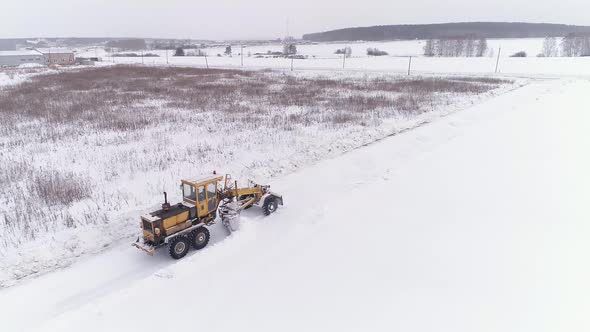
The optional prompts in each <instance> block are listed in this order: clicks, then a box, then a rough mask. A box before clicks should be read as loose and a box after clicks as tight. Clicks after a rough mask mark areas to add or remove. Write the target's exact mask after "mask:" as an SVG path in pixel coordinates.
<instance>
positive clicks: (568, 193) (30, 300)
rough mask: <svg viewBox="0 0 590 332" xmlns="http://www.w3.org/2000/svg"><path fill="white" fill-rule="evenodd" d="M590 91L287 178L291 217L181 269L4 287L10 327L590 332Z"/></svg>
mask: <svg viewBox="0 0 590 332" xmlns="http://www.w3.org/2000/svg"><path fill="white" fill-rule="evenodd" d="M589 90H590V82H589V81H588V80H547V81H537V82H533V83H531V84H530V85H528V86H526V87H523V88H521V89H518V90H515V91H512V92H510V93H506V94H504V95H502V96H499V97H497V98H494V99H492V100H489V101H487V102H484V103H482V104H480V105H477V106H474V107H471V108H470V109H469V110H468V111H465V112H458V113H455V114H452V115H449V116H448V117H445V118H443V119H439V120H437V121H435V122H432V123H429V124H426V125H424V126H421V127H419V128H416V129H414V130H411V131H408V132H405V133H403V134H400V135H396V136H394V137H390V138H387V139H384V140H382V141H380V142H378V143H375V144H371V145H369V146H367V147H365V148H362V149H359V150H356V151H353V152H350V153H348V154H345V155H342V156H339V157H335V158H333V159H329V160H325V161H322V162H320V163H317V164H316V165H314V166H311V167H308V168H305V169H302V170H300V171H298V172H295V173H293V174H291V175H287V176H283V177H280V178H277V179H276V180H275V181H274V182H273V183H272V185H273V188H274V189H275V190H277V191H280V192H281V193H283V194H284V197H285V202H286V206H285V207H284V208H283V209H280V210H279V212H278V213H276V214H274V215H272V216H271V217H268V218H261V217H259V216H258V215H257V214H256V213H255V212H254V211H248V213H246V214H245V215H244V217H243V218H242V222H243V224H242V229H241V230H240V232H237V233H234V235H232V236H231V237H230V238H228V239H226V240H224V241H221V242H219V241H216V243H214V244H213V245H211V246H210V247H208V248H206V249H204V250H203V251H200V252H197V253H194V254H192V255H191V256H189V257H186V258H185V259H183V260H181V261H178V262H174V261H171V260H166V256H165V255H158V256H156V257H155V258H151V257H147V256H145V255H143V254H142V253H140V252H136V251H137V250H134V249H132V248H130V247H128V246H127V245H125V244H122V245H120V246H116V247H114V248H112V249H111V250H109V251H107V252H105V253H104V254H101V255H98V256H96V257H94V258H92V259H90V260H88V261H85V262H82V263H79V264H75V265H73V266H72V267H71V268H69V269H65V270H62V271H58V272H56V273H53V274H50V275H47V276H43V277H40V278H38V279H33V280H28V281H26V282H24V283H23V284H21V285H18V286H15V287H12V288H9V289H5V290H3V291H1V292H0V311H1V312H3V313H4V315H5V318H4V319H3V328H5V329H7V330H8V331H28V330H39V331H62V332H67V331H80V330H84V331H89V332H90V331H107V330H108V331H145V330H174V331H176V330H179V331H180V330H186V329H187V328H191V327H195V326H198V327H199V329H202V330H207V331H232V330H256V331H277V330H281V331H302V330H305V331H326V330H338V331H359V330H370V331H392V330H404V331H454V332H460V331H470V332H471V331H482V330H486V331H518V332H523V331H531V332H532V331H534V332H541V331H585V330H588V329H590V323H589V322H588V319H587V312H589V311H590V304H589V302H588V298H590V287H589V286H588V282H587V281H588V280H589V279H590V263H589V261H588V259H587V257H586V256H587V254H586V253H587V252H589V251H590V245H589V244H588V238H590V226H589V224H588V222H587V221H588V220H590V210H588V208H587V204H588V201H590V189H589V188H590V174H589V173H588V172H587V170H588V169H590V149H589V148H588V146H589V145H590V138H589V136H588V132H590V113H588V112H587V107H586V105H585V104H582V103H579V102H578V101H579V100H581V99H583V97H584V95H585V94H587V92H588V91H589ZM215 233H217V232H214V234H215ZM146 276H147V277H146ZM39 294H42V296H41V297H40V296H39ZM170 306H173V307H174V315H173V318H171V319H168V318H161V319H160V318H158V317H161V313H162V310H163V308H169V307H170ZM31 313H35V314H34V315H31ZM146 317H152V318H151V319H146Z"/></svg>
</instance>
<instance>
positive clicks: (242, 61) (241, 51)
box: [240, 44, 244, 67]
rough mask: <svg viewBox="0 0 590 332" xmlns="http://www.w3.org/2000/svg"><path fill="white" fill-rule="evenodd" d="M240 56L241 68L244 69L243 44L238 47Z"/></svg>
mask: <svg viewBox="0 0 590 332" xmlns="http://www.w3.org/2000/svg"><path fill="white" fill-rule="evenodd" d="M240 55H241V56H242V58H241V63H242V67H244V44H241V45H240Z"/></svg>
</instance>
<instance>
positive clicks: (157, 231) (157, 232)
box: [154, 227, 160, 235]
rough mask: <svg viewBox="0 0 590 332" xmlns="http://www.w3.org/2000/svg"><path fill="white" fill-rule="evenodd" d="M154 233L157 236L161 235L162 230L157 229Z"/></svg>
mask: <svg viewBox="0 0 590 332" xmlns="http://www.w3.org/2000/svg"><path fill="white" fill-rule="evenodd" d="M154 233H155V234H156V235H160V229H159V228H157V227H156V228H155V229H154Z"/></svg>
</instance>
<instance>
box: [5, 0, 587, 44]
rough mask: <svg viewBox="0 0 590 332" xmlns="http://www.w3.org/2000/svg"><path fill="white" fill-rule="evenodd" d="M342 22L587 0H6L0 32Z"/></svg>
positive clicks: (510, 12) (315, 27) (491, 15)
mask: <svg viewBox="0 0 590 332" xmlns="http://www.w3.org/2000/svg"><path fill="white" fill-rule="evenodd" d="M287 20H288V22H289V24H288V26H289V33H290V35H292V36H295V37H300V36H301V35H302V34H304V33H309V32H320V31H326V30H333V29H339V28H345V27H354V26H371V25H386V24H412V23H443V22H472V21H513V22H516V21H523V22H548V23H565V24H577V25H590V0H559V1H557V0H487V1H481V0H415V1H395V0H362V1H343V0H295V1H277V0H249V1H246V0H241V1H236V0H233V1H231V0H206V1H201V0H159V1H151V0H6V1H2V5H0V38H18V37H55V36H59V37H162V38H191V39H257V38H264V39H266V38H278V37H283V36H285V34H286V33H287Z"/></svg>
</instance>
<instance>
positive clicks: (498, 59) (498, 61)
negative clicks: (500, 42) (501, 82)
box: [495, 47, 502, 73]
mask: <svg viewBox="0 0 590 332" xmlns="http://www.w3.org/2000/svg"><path fill="white" fill-rule="evenodd" d="M500 52H502V47H500V48H498V58H497V59H496V71H495V72H496V73H497V72H498V64H499V63H500Z"/></svg>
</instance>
